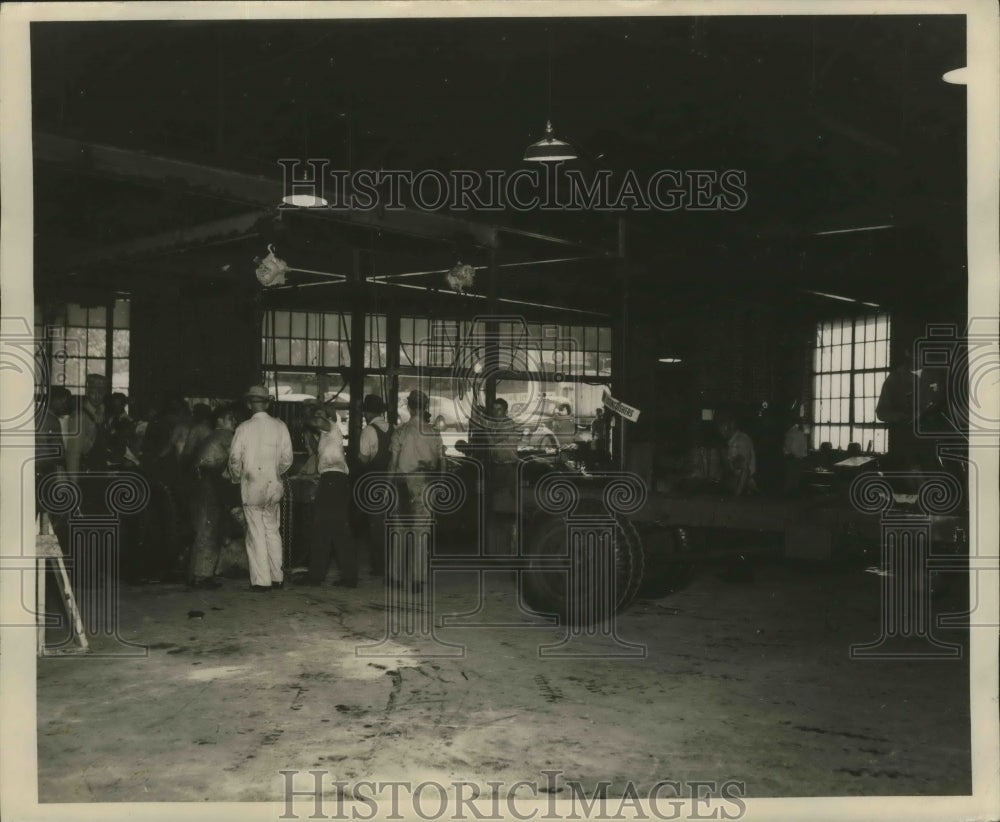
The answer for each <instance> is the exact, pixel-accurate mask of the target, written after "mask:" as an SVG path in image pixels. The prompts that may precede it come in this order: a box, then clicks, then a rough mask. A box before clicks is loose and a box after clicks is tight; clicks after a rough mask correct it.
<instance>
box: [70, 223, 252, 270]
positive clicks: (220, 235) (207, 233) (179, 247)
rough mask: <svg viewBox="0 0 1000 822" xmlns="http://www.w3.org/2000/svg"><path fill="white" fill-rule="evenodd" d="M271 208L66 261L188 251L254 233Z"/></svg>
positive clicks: (80, 264)
mask: <svg viewBox="0 0 1000 822" xmlns="http://www.w3.org/2000/svg"><path fill="white" fill-rule="evenodd" d="M266 213H267V212H265V211H250V212H247V213H246V214H241V215H240V216H238V217H227V218H226V219H224V220H215V221H213V222H210V223H203V224H201V225H196V226H191V227H189V228H178V229H175V230H174V231H164V232H163V233H161V234H154V235H152V236H150V237H140V238H139V239H136V240H128V241H126V242H122V243H113V244H112V245H106V246H102V247H100V248H95V249H93V250H91V251H86V252H83V253H81V254H77V255H76V256H74V257H70V258H69V259H68V260H66V262H65V263H64V264H63V265H64V266H65V267H66V268H68V269H74V268H86V267H87V266H91V265H97V264H98V263H108V262H119V261H123V260H128V259H132V258H135V257H149V256H152V255H154V254H162V253H164V252H171V251H185V250H187V249H189V248H193V247H195V246H201V245H204V244H207V243H212V244H213V245H214V244H217V243H218V242H219V241H223V242H231V241H234V240H242V239H245V238H247V237H249V236H252V235H254V234H255V233H256V232H255V230H254V229H255V226H256V225H257V223H258V222H259V221H260V219H261V217H263V216H264V215H265V214H266Z"/></svg>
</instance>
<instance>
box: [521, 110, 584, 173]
mask: <svg viewBox="0 0 1000 822" xmlns="http://www.w3.org/2000/svg"><path fill="white" fill-rule="evenodd" d="M578 156H579V155H578V154H577V153H576V150H575V149H574V148H573V146H571V145H570V144H569V143H567V142H566V141H565V140H560V139H559V138H558V137H556V134H555V131H553V129H552V121H551V120H547V121H546V123H545V136H544V137H543V138H542V139H541V140H539V141H538V142H537V143H532V144H531V145H530V146H528V148H527V149H525V151H524V159H525V160H527V161H530V162H533V163H554V162H556V161H558V160H576V159H577V157H578Z"/></svg>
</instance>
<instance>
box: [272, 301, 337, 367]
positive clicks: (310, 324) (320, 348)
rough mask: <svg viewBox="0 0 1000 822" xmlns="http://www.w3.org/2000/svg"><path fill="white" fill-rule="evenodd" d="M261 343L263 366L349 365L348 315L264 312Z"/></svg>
mask: <svg viewBox="0 0 1000 822" xmlns="http://www.w3.org/2000/svg"><path fill="white" fill-rule="evenodd" d="M263 343H264V350H263V357H262V361H263V363H264V365H265V366H268V365H273V366H295V367H311V368H346V367H347V366H349V365H350V364H351V315H350V314H341V313H334V312H327V313H317V312H306V311H267V312H265V314H264V333H263Z"/></svg>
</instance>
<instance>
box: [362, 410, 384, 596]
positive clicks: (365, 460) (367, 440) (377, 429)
mask: <svg viewBox="0 0 1000 822" xmlns="http://www.w3.org/2000/svg"><path fill="white" fill-rule="evenodd" d="M362 411H363V412H364V415H365V428H364V430H363V431H362V432H361V439H360V440H359V443H358V462H359V464H360V471H359V474H358V476H359V477H360V476H363V475H364V474H366V473H368V472H371V471H386V470H388V468H389V440H390V439H391V433H392V432H391V430H390V427H389V421H388V420H387V419H386V418H385V402H384V401H383V400H382V398H381V397H379V396H378V395H376V394H369V395H368V396H367V397H365V401H364V404H363V405H362ZM366 519H367V525H368V529H367V530H368V552H369V557H368V560H369V562H370V564H371V571H372V574H373V575H374V576H378V577H380V576H383V575H384V574H385V514H369V515H368V516H367V518H366Z"/></svg>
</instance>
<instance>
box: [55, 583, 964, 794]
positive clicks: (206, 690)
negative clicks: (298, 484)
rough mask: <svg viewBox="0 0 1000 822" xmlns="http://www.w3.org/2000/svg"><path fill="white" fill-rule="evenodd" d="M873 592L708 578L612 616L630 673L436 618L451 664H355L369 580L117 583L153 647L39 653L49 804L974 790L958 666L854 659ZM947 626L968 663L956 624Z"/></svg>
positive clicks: (441, 604) (874, 612)
mask: <svg viewBox="0 0 1000 822" xmlns="http://www.w3.org/2000/svg"><path fill="white" fill-rule="evenodd" d="M440 581H441V584H440V585H439V587H438V590H437V595H436V601H435V612H436V613H438V614H440V613H445V612H463V611H469V610H472V609H473V608H474V606H475V602H476V595H475V590H476V588H475V584H474V579H473V578H472V577H470V576H466V575H463V574H457V573H453V574H448V575H445V576H444V577H442V578H441V580H440ZM487 587H488V590H487V592H486V595H485V596H484V598H483V599H484V603H485V607H484V610H483V612H482V613H481V614H480V615H478V618H482V619H484V620H485V619H493V620H498V621H504V620H507V621H512V620H513V621H518V620H521V619H523V618H524V617H523V615H522V614H520V613H519V611H518V609H517V607H516V589H515V586H514V582H513V579H512V578H511V577H509V576H504V575H498V576H496V577H495V578H493V579H491V580H490V581H489V583H488V586H487ZM878 591H879V580H878V577H876V576H874V575H871V574H866V573H864V572H863V571H861V570H850V571H849V570H843V569H842V570H835V569H833V568H831V567H825V568H823V569H812V570H803V569H795V568H791V567H787V566H783V565H775V566H771V567H766V568H760V569H758V570H757V573H756V575H755V578H754V579H752V580H744V581H742V582H736V583H734V582H726V581H724V580H723V579H721V578H720V577H718V576H717V575H715V574H713V573H711V572H709V573H705V574H702V575H701V576H699V577H698V578H697V579H696V580H695V581H694V582H693V583H692V584H691V585H690V586H689V587H688V588H687V589H686V590H683V591H681V592H679V593H676V594H674V595H672V596H670V597H666V598H663V599H658V600H640V601H638V602H637V603H636V604H635V605H633V606H632V607H631V608H630V609H629V610H628V611H627V612H626V613H624V614H622V615H621V616H620V617H619V619H618V621H617V631H618V635H619V637H620V638H621V639H623V640H625V641H629V642H636V643H639V642H641V643H645V644H646V646H647V656H646V657H645V658H644V659H643V658H639V659H627V658H625V659H622V658H606V657H604V658H602V657H599V656H598V657H594V656H589V657H586V656H585V657H582V658H540V657H539V654H538V646H539V645H540V644H546V643H553V642H556V641H558V640H559V639H560V638H561V637H563V636H564V635H565V631H564V630H563V629H559V628H553V627H542V628H537V627H536V628H530V629H525V628H490V629H481V628H468V627H464V628H462V627H448V628H443V629H441V630H440V631H439V636H440V638H441V639H442V640H444V641H448V642H455V643H462V644H464V645H465V646H466V648H467V653H466V656H465V658H460V659H445V658H436V659H424V660H420V659H410V660H407V659H405V658H396V656H390V657H389V658H384V659H366V658H359V657H358V656H356V654H355V648H356V646H357V645H359V644H365V643H370V642H373V641H376V640H378V639H380V638H382V637H383V635H384V633H385V624H386V612H385V609H384V593H383V591H382V588H381V586H380V583H377V582H375V581H367V582H363V583H362V585H361V586H360V587H359V588H358V589H356V590H346V589H340V588H333V587H326V588H319V589H317V588H291V589H288V590H284V591H276V592H273V593H270V594H252V593H249V592H248V591H246V583H244V582H237V581H235V580H231V581H228V582H227V583H226V587H225V588H224V589H222V590H219V591H193V590H189V589H187V588H185V587H183V586H179V585H154V586H144V587H129V588H126V589H125V590H124V591H123V594H122V604H121V620H122V626H123V627H122V630H121V635H122V636H123V637H124V638H126V639H128V640H130V641H132V642H138V643H145V644H146V645H148V646H149V652H148V656H145V657H139V658H97V657H96V656H92V657H90V658H86V657H69V656H66V657H55V658H44V659H40V660H39V663H38V757H39V797H40V801H42V802H142V801H150V802H153V801H160V802H173V801H202V800H212V801H243V802H250V801H276V802H280V801H282V798H283V794H282V790H283V784H284V781H283V777H281V776H280V775H279V773H278V772H279V771H280V770H283V769H301V770H303V771H305V770H308V769H325V770H329V772H330V777H329V778H330V780H333V779H342V780H345V781H348V782H352V781H356V780H361V779H373V780H403V779H412V780H415V781H420V780H424V779H437V780H440V781H444V782H446V783H450V782H452V781H455V780H468V781H472V782H477V783H478V784H480V785H484V784H485V782H486V780H504V781H505V782H506V783H508V784H510V783H512V782H514V781H516V780H520V779H526V780H531V781H535V782H539V783H542V784H544V782H545V777H544V776H543V775H542V773H541V772H542V771H543V770H546V769H558V770H561V771H562V772H563V775H562V776H561V777H559V781H560V783H561V781H562V780H566V779H569V780H580V781H581V782H582V783H583V785H584V786H585V789H586V790H587V791H592V790H593V786H594V784H595V783H597V782H599V781H601V780H608V781H611V782H612V787H611V790H610V792H609V795H611V796H614V795H616V792H617V795H621V791H622V790H623V787H624V785H625V783H626V781H628V780H632V781H633V782H635V783H636V785H637V786H639V788H640V789H643V788H644V789H645V790H648V789H649V787H650V786H652V785H653V784H654V783H655V782H657V781H659V780H663V779H671V780H676V781H681V782H685V781H688V780H696V779H707V780H715V781H716V782H720V783H721V782H724V781H726V780H737V781H740V782H744V783H745V784H746V789H745V792H746V795H747V796H750V797H763V796H769V797H791V796H830V795H833V796H836V795H844V796H874V795H922V794H923V795H941V794H968V793H969V792H970V790H971V778H970V753H969V722H970V718H969V682H968V662H967V659H966V658H963V659H959V660H914V661H905V660H904V661H899V660H866V661H852V660H851V659H850V658H849V657H848V646H849V645H850V644H851V643H859V642H866V641H870V640H872V639H874V638H875V637H876V636H877V635H878V626H877V620H878V615H879V599H878ZM950 604H951V605H953V606H955V607H954V608H949V610H954V609H957V607H960V605H961V603H950ZM192 612H201V614H202V615H201V616H198V615H197V614H194V615H192ZM57 633H58V632H57V631H54V630H52V631H50V638H51V639H53V640H54V639H55V638H56V634H57ZM939 633H940V636H941V637H942V638H946V639H949V640H951V641H954V642H960V643H962V645H963V647H965V648H966V649H967V637H966V635H965V633H964V632H961V631H950V632H939ZM582 647H583V649H584V650H585V651H587V652H594V651H597V650H600V649H602V648H603V649H604V650H605V651H608V650H614V649H615V647H616V646H615V644H614V643H613V642H610V641H608V640H607V639H605V638H599V637H592V638H586V639H584V640H583V642H582ZM93 648H94V650H95V652H100V651H102V650H103V651H108V652H113V653H117V652H121V651H122V650H125V649H123V648H121V647H119V646H117V644H116V643H115V642H113V641H112V640H111V639H109V638H108V637H103V638H102V637H96V638H94V641H93ZM387 652H388V653H389V654H390V655H397V656H399V657H402V655H403V654H405V652H406V648H405V646H404V645H403V644H399V643H396V644H390V645H389V646H387ZM296 784H297V786H303V784H304V783H296ZM310 784H311V783H310ZM305 787H308V785H305Z"/></svg>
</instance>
